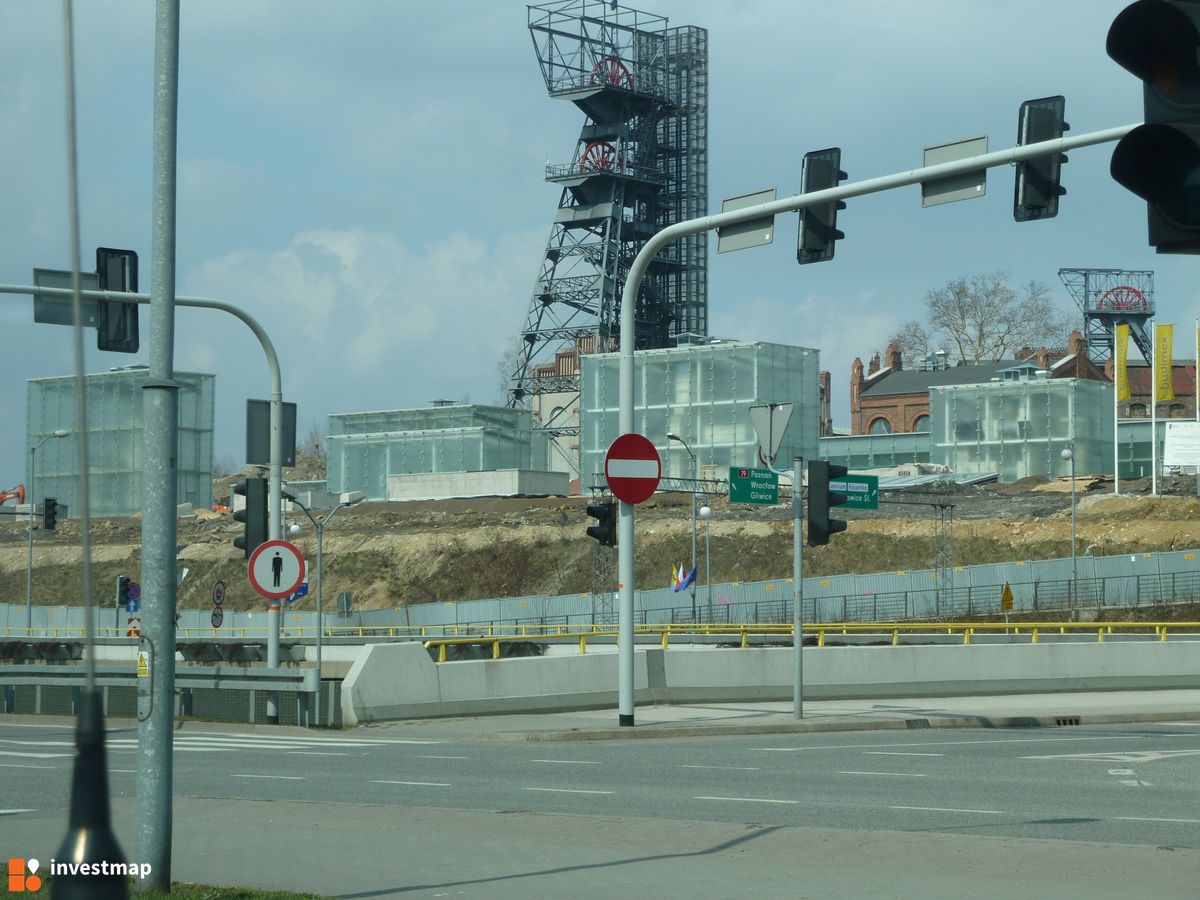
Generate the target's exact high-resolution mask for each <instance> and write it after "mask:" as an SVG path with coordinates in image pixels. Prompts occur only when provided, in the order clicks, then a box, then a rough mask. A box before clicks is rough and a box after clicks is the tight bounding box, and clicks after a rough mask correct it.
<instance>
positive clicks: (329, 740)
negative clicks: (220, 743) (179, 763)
mask: <svg viewBox="0 0 1200 900" xmlns="http://www.w3.org/2000/svg"><path fill="white" fill-rule="evenodd" d="M179 737H186V738H218V739H227V738H238V739H242V740H245V739H249V740H254V741H265V742H267V743H273V742H277V741H278V742H282V743H288V742H289V741H290V742H293V743H294V742H296V741H303V742H304V743H306V744H338V745H341V746H343V747H357V746H360V745H367V744H444V743H446V742H445V741H425V740H400V739H398V738H334V737H296V736H294V735H279V736H278V737H276V736H274V735H269V734H253V733H245V732H234V731H190V732H187V733H186V734H182V735H179Z"/></svg>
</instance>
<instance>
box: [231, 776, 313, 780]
mask: <svg viewBox="0 0 1200 900" xmlns="http://www.w3.org/2000/svg"><path fill="white" fill-rule="evenodd" d="M229 777H230V778H274V779H277V780H279V781H303V780H304V776H302V775H230V776H229Z"/></svg>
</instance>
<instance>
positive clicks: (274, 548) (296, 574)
mask: <svg viewBox="0 0 1200 900" xmlns="http://www.w3.org/2000/svg"><path fill="white" fill-rule="evenodd" d="M246 571H247V573H248V574H249V575H250V585H251V586H252V587H253V588H254V589H255V590H256V591H258V592H259V593H260V594H262V595H263V596H264V597H266V598H267V599H268V600H280V599H282V598H283V597H286V596H287V595H288V594H290V593H292V592H294V591H295V590H296V588H298V587H300V582H302V581H303V580H304V557H303V556H301V555H300V551H299V550H297V549H296V546H295V545H294V544H289V543H288V542H287V541H267V542H266V543H265V544H259V545H258V549H257V550H255V551H254V552H253V553H251V554H250V562H249V563H247V565H246Z"/></svg>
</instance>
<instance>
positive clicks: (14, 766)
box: [0, 763, 55, 769]
mask: <svg viewBox="0 0 1200 900" xmlns="http://www.w3.org/2000/svg"><path fill="white" fill-rule="evenodd" d="M53 768H55V767H54V766H23V765H21V764H20V763H0V769H53Z"/></svg>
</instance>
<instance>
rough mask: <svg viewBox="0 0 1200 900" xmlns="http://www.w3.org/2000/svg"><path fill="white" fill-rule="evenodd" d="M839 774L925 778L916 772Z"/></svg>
mask: <svg viewBox="0 0 1200 900" xmlns="http://www.w3.org/2000/svg"><path fill="white" fill-rule="evenodd" d="M838 774H839V775H891V776H892V777H893V778H926V777H928V776H926V775H924V774H922V773H918V772H838Z"/></svg>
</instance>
